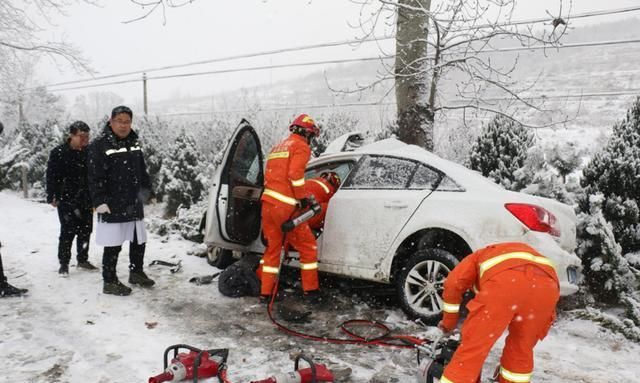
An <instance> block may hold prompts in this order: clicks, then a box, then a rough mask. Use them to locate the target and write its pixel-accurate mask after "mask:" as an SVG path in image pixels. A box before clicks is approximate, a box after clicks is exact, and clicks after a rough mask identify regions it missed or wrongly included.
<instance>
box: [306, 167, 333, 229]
mask: <svg viewBox="0 0 640 383" xmlns="http://www.w3.org/2000/svg"><path fill="white" fill-rule="evenodd" d="M339 187H340V176H338V174H336V173H335V172H323V173H321V174H320V176H319V177H315V178H311V179H310V180H307V182H306V183H305V189H307V193H309V194H310V195H312V196H313V197H314V198H315V199H316V201H318V203H319V204H320V207H321V208H322V211H321V212H320V214H318V215H315V216H313V218H311V219H310V220H308V221H307V223H308V224H309V227H310V228H311V229H313V230H321V229H322V227H323V226H324V217H325V215H327V207H328V206H329V200H330V199H331V197H333V195H334V194H336V191H337V190H338V188H339Z"/></svg>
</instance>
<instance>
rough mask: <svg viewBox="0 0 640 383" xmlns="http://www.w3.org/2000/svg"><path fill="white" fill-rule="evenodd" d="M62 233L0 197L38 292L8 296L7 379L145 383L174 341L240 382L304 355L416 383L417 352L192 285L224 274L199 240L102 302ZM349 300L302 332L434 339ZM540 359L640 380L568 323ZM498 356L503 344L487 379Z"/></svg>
mask: <svg viewBox="0 0 640 383" xmlns="http://www.w3.org/2000/svg"><path fill="white" fill-rule="evenodd" d="M57 236H58V219H57V215H56V212H55V210H54V209H53V208H52V207H50V206H48V205H46V204H38V203H35V202H32V201H25V200H23V199H21V198H20V197H19V196H18V195H17V194H15V193H11V192H7V191H3V192H0V241H2V244H3V247H2V255H3V257H2V259H3V262H4V264H5V271H6V274H7V276H8V278H9V282H10V283H12V284H14V285H16V286H18V287H25V288H29V290H30V291H29V295H28V296H27V297H25V298H7V299H2V300H0V360H1V361H2V362H3V365H4V366H3V371H2V373H0V382H87V381H92V382H99V383H115V382H122V383H125V382H146V381H147V379H148V377H149V376H151V375H154V374H157V373H159V372H161V368H162V353H163V351H164V349H165V348H166V347H167V346H169V345H172V344H177V343H184V344H190V345H193V346H195V347H201V348H229V349H230V358H229V376H230V379H231V380H232V381H234V382H248V381H250V380H252V379H258V378H264V377H267V376H268V375H269V374H270V373H275V372H278V371H290V370H292V368H293V362H292V361H291V359H290V357H291V355H293V354H295V353H296V352H299V351H304V352H305V353H306V354H307V355H309V356H312V357H313V358H314V359H315V360H316V361H317V362H321V363H326V364H328V365H329V367H330V368H333V369H335V370H337V371H339V374H340V378H339V379H338V380H336V381H337V382H380V383H382V382H413V381H414V378H413V376H414V373H415V370H416V367H417V366H416V362H415V353H414V352H412V351H410V350H397V349H390V348H379V347H378V348H375V347H373V348H367V347H360V346H339V345H332V344H324V343H318V342H311V341H307V340H302V339H299V338H295V337H292V336H289V335H285V334H283V333H281V332H279V331H278V330H277V329H276V328H275V327H274V326H273V325H272V324H271V322H270V321H269V319H268V318H267V315H266V313H265V309H264V307H263V306H260V305H258V303H257V300H256V298H238V299H233V298H227V297H224V296H221V295H220V293H219V292H218V289H217V286H216V285H215V283H214V284H211V285H203V286H196V285H194V284H192V283H189V282H188V280H189V278H191V277H193V276H201V275H207V274H212V273H213V272H215V271H216V269H214V268H212V267H210V266H209V265H207V263H206V262H205V260H204V259H202V258H198V257H195V256H193V255H189V254H192V253H193V252H194V251H195V250H196V249H197V247H198V245H197V244H194V243H191V242H188V241H185V240H183V239H181V238H179V237H174V236H170V237H159V236H156V235H152V236H151V237H150V240H149V242H148V246H147V256H146V258H145V263H146V264H148V263H149V262H151V261H152V260H154V259H162V260H165V261H173V262H175V261H178V260H181V261H182V264H183V270H182V271H181V272H178V273H175V274H171V273H170V271H169V269H168V268H166V267H162V266H151V267H147V273H148V274H149V276H150V277H152V278H154V279H155V280H156V282H157V284H156V286H155V287H154V288H153V289H150V290H143V289H139V288H134V292H133V294H132V295H131V296H129V297H116V296H110V295H104V294H102V278H101V275H100V273H99V272H87V271H84V270H77V269H76V268H75V267H74V265H75V259H72V262H71V266H72V267H71V270H70V276H69V277H68V278H61V277H59V276H58V274H57V268H58V260H57V257H56V251H57V250H56V249H57ZM101 251H102V249H101V248H97V247H96V246H93V245H92V247H91V252H90V257H89V259H90V261H91V262H93V263H94V264H96V265H99V264H100V261H101ZM120 256H121V259H120V262H119V267H118V274H119V276H120V279H121V280H122V281H123V282H125V283H126V279H127V276H128V271H127V265H128V255H127V251H126V246H125V250H123V254H121V255H120ZM349 294H351V293H349ZM349 294H342V295H340V294H339V295H338V297H337V298H336V304H335V307H334V308H326V309H322V310H320V311H319V312H317V313H315V314H314V316H313V318H314V319H313V321H312V322H311V323H310V324H304V325H296V328H297V329H299V330H303V331H306V332H309V333H316V334H324V335H330V336H342V335H341V334H340V333H339V332H338V330H337V329H336V328H335V324H336V323H338V322H340V321H342V320H345V319H348V318H369V319H377V320H379V321H382V322H385V323H387V324H388V325H389V326H390V327H391V328H392V329H394V330H396V331H397V332H398V333H407V334H420V335H433V334H434V333H435V330H434V329H424V328H421V327H419V326H417V325H416V324H414V323H412V322H410V321H408V320H406V318H405V317H404V315H403V313H402V312H401V310H400V309H398V308H394V307H372V306H369V305H367V304H365V303H362V301H360V300H356V301H355V303H354V301H353V300H352V297H351V296H350V295H349ZM152 322H157V325H156V326H155V327H153V326H150V327H152V328H148V326H147V324H146V323H152ZM500 344H501V341H500V342H499V343H498V345H500ZM536 352H537V354H536V368H535V373H534V381H535V382H553V383H555V382H583V383H603V382H634V381H638V376H640V364H638V363H637V358H638V355H639V354H640V345H638V344H635V343H632V342H630V341H627V340H625V339H623V338H621V337H620V336H617V335H614V334H611V333H610V332H609V331H608V330H605V329H602V328H601V327H599V326H598V325H597V324H594V323H592V322H589V321H585V320H578V319H572V318H571V317H570V316H569V315H561V317H560V319H559V320H558V322H557V323H556V325H555V326H554V327H553V328H552V330H551V332H550V334H549V335H548V337H547V338H546V339H545V341H543V342H542V343H541V344H540V345H539V346H538V347H537V349H536ZM498 359H499V348H497V347H496V348H495V349H494V351H493V352H492V354H491V355H490V357H489V359H488V363H487V364H486V368H485V374H484V375H485V376H488V375H489V371H490V370H492V369H493V367H494V366H495V365H496V364H497V361H498ZM485 380H486V379H485ZM207 381H208V382H213V381H216V380H214V379H209V380H207Z"/></svg>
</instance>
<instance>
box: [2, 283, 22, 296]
mask: <svg viewBox="0 0 640 383" xmlns="http://www.w3.org/2000/svg"><path fill="white" fill-rule="evenodd" d="M27 291H29V290H27V289H19V288H17V287H15V286H11V285H10V284H9V283H7V282H6V281H5V282H3V283H1V284H0V298H5V297H19V296H22V295H24V294H26V293H27Z"/></svg>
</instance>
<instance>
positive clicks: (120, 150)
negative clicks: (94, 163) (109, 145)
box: [104, 148, 127, 156]
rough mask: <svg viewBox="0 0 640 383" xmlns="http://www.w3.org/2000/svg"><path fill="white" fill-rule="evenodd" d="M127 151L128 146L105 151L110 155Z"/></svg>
mask: <svg viewBox="0 0 640 383" xmlns="http://www.w3.org/2000/svg"><path fill="white" fill-rule="evenodd" d="M126 152H127V148H120V149H109V150H107V151H106V152H104V153H105V154H106V155H108V156H110V155H112V154H116V153H126Z"/></svg>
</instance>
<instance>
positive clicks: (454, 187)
mask: <svg viewBox="0 0 640 383" xmlns="http://www.w3.org/2000/svg"><path fill="white" fill-rule="evenodd" d="M437 190H438V191H461V192H463V191H465V189H464V188H463V187H462V186H460V185H458V184H457V183H456V181H454V180H452V179H451V178H450V177H448V176H444V178H443V179H442V181H440V185H438V189H437Z"/></svg>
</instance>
